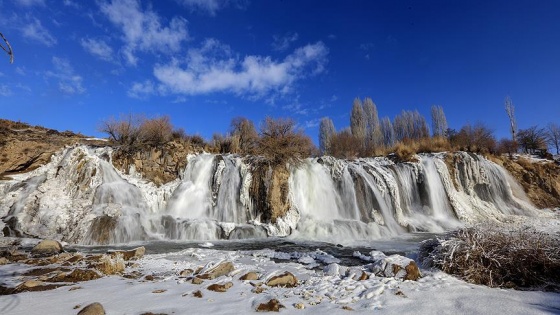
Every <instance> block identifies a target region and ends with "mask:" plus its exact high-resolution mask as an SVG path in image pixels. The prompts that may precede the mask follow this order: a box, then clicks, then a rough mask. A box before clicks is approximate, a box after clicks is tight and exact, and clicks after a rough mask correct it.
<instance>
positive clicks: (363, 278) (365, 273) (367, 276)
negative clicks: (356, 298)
mask: <svg viewBox="0 0 560 315" xmlns="http://www.w3.org/2000/svg"><path fill="white" fill-rule="evenodd" d="M367 279H369V275H368V274H367V272H365V271H362V275H361V276H360V278H359V279H358V280H359V281H364V280H367Z"/></svg>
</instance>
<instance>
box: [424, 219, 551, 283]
mask: <svg viewBox="0 0 560 315" xmlns="http://www.w3.org/2000/svg"><path fill="white" fill-rule="evenodd" d="M559 245H560V236H559V235H553V234H548V233H544V232H539V231H536V230H534V229H524V230H521V231H502V230H499V229H496V228H491V227H485V228H466V229H461V230H459V231H457V232H455V233H454V234H453V235H452V236H451V237H449V238H448V239H446V240H443V241H442V240H429V241H425V242H424V243H422V245H421V248H420V259H421V260H422V261H423V263H424V265H425V266H433V267H436V268H439V269H441V270H443V271H444V272H447V273H449V274H453V275H457V276H459V277H461V278H463V279H464V280H466V281H468V282H471V283H475V284H483V285H487V286H490V287H506V288H529V289H539V290H545V291H560V272H558V270H560V246H559Z"/></svg>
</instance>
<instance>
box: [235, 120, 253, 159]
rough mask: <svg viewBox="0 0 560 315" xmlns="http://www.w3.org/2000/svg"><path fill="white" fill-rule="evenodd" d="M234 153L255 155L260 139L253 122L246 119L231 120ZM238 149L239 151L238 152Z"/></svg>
mask: <svg viewBox="0 0 560 315" xmlns="http://www.w3.org/2000/svg"><path fill="white" fill-rule="evenodd" d="M231 135H232V151H234V152H232V153H238V152H237V151H240V153H243V154H253V153H254V149H255V146H256V143H257V140H258V138H259V136H258V134H257V130H256V129H255V125H254V124H253V122H252V121H251V120H249V119H247V118H245V117H236V118H233V119H232V120H231ZM237 149H238V150H237Z"/></svg>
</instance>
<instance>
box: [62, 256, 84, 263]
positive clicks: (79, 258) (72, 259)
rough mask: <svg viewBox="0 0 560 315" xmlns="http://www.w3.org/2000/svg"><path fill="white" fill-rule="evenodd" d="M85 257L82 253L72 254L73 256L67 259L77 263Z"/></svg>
mask: <svg viewBox="0 0 560 315" xmlns="http://www.w3.org/2000/svg"><path fill="white" fill-rule="evenodd" d="M82 259H84V256H82V255H80V254H74V255H72V257H70V258H68V259H66V262H69V263H71V264H75V263H77V262H79V261H80V260H82Z"/></svg>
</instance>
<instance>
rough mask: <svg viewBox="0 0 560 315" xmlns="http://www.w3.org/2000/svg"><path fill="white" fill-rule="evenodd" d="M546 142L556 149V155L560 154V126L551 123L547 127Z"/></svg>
mask: <svg viewBox="0 0 560 315" xmlns="http://www.w3.org/2000/svg"><path fill="white" fill-rule="evenodd" d="M546 140H547V142H548V144H549V145H550V146H553V147H554V148H556V154H560V126H559V125H558V124H556V123H550V124H548V125H547V126H546Z"/></svg>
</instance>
